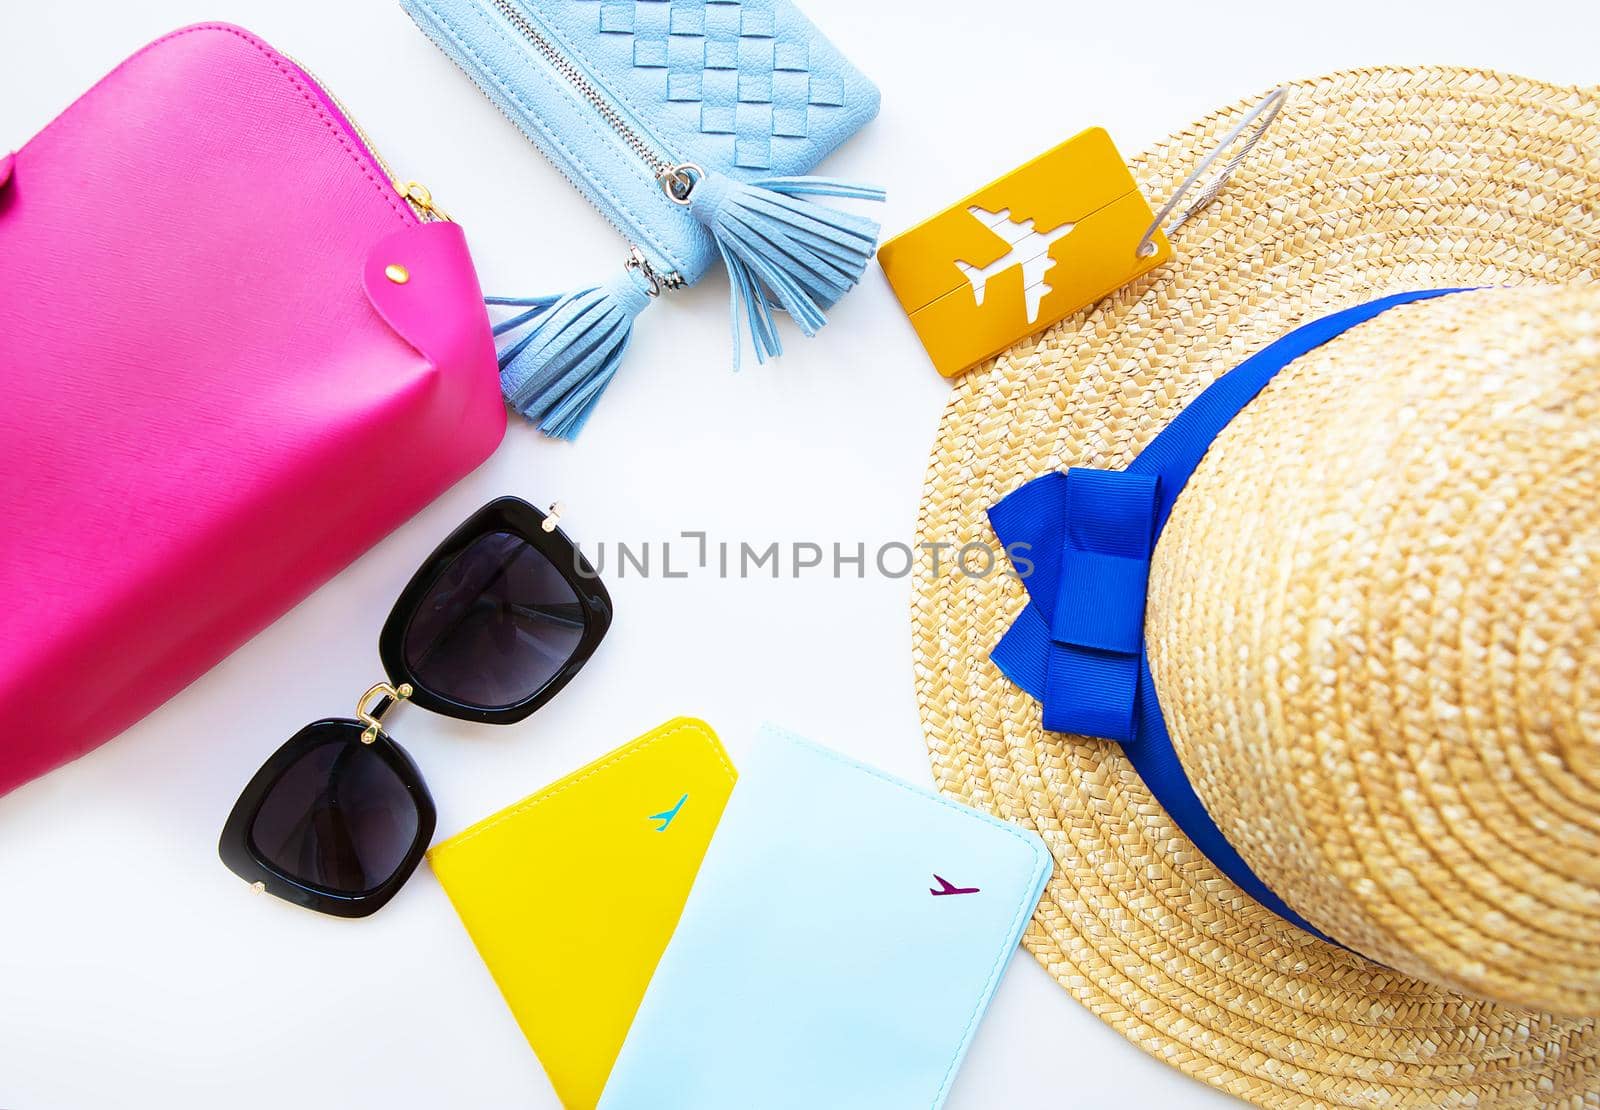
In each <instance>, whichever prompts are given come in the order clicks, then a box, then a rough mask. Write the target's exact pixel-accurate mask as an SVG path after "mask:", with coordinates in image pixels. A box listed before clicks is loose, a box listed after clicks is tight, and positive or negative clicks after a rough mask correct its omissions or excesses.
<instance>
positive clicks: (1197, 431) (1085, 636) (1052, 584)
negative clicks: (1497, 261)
mask: <svg viewBox="0 0 1600 1110" xmlns="http://www.w3.org/2000/svg"><path fill="white" fill-rule="evenodd" d="M1454 292H1458V290H1455V289H1429V290H1422V291H1419V292H1412V293H1398V294H1395V295H1394V296H1390V297H1384V298H1381V299H1379V300H1375V301H1369V302H1368V303H1366V304H1362V305H1357V306H1355V307H1354V308H1347V309H1345V310H1344V311H1342V312H1336V313H1334V314H1333V315H1331V316H1326V317H1323V318H1322V319H1320V320H1316V321H1314V322H1312V323H1310V324H1306V325H1305V326H1303V327H1300V328H1297V329H1295V330H1294V331H1292V332H1290V333H1289V334H1288V335H1286V336H1284V337H1283V338H1282V339H1279V340H1278V341H1277V342H1275V343H1273V344H1272V345H1270V346H1268V347H1266V348H1265V349H1263V350H1262V351H1260V352H1258V353H1257V354H1255V355H1253V356H1251V357H1250V358H1248V359H1246V360H1245V361H1244V362H1242V363H1240V364H1239V365H1238V366H1236V367H1234V369H1232V370H1231V371H1229V372H1228V373H1227V374H1224V375H1223V376H1222V377H1220V378H1218V379H1217V380H1216V381H1215V382H1213V383H1212V384H1211V385H1210V386H1209V387H1207V388H1206V390H1205V391H1204V392H1202V393H1201V394H1200V396H1198V397H1196V398H1195V399H1194V401H1193V402H1192V403H1191V404H1190V405H1189V406H1188V407H1187V408H1185V409H1184V410H1183V411H1182V412H1181V413H1179V414H1178V415H1177V416H1176V417H1175V418H1174V419H1173V420H1172V422H1171V423H1170V424H1168V425H1167V426H1166V428H1164V429H1163V430H1162V431H1161V433H1160V434H1159V435H1158V436H1156V438H1155V439H1153V440H1151V441H1150V443H1149V444H1148V445H1147V446H1146V447H1145V448H1144V450H1143V451H1141V452H1140V453H1139V455H1138V457H1137V458H1135V459H1134V460H1133V461H1132V462H1131V463H1129V464H1128V466H1127V468H1126V469H1125V470H1096V469H1090V468H1087V467H1072V468H1071V469H1069V470H1067V471H1065V472H1064V473H1063V472H1055V473H1050V474H1045V475H1042V476H1040V477H1038V478H1035V479H1034V480H1033V481H1031V482H1029V483H1027V484H1026V485H1024V486H1022V487H1020V488H1019V489H1017V490H1015V491H1014V492H1012V493H1011V494H1009V495H1007V496H1006V497H1004V498H1002V499H1001V500H1000V501H999V502H998V503H997V504H996V505H995V506H994V507H993V508H991V509H990V510H989V522H990V523H991V524H992V525H993V526H994V532H995V536H996V537H997V538H998V539H999V540H1000V543H1001V545H1002V546H1003V547H1004V548H1005V550H1006V552H1007V553H1008V554H1009V555H1011V557H1012V559H1013V562H1014V565H1015V564H1018V563H1019V560H1018V556H1019V555H1021V556H1025V559H1026V561H1027V562H1028V563H1031V569H1029V570H1028V572H1027V573H1026V575H1025V576H1024V582H1025V584H1026V586H1027V590H1028V599H1029V602H1028V606H1027V608H1025V609H1024V610H1023V612H1022V615H1021V616H1019V617H1018V618H1017V620H1016V622H1015V623H1013V624H1012V626H1011V628H1010V629H1009V630H1008V631H1007V632H1006V634H1005V636H1003V637H1002V638H1001V640H1000V643H999V644H997V645H996V646H995V649H994V651H993V652H992V654H991V658H992V659H993V660H994V662H995V665H996V666H998V667H999V668H1000V670H1001V672H1002V673H1004V674H1005V676H1006V677H1007V678H1008V679H1010V680H1011V681H1012V682H1014V683H1016V684H1017V685H1018V686H1019V687H1021V688H1022V689H1023V690H1025V691H1027V692H1028V693H1029V694H1032V695H1033V696H1034V697H1036V698H1038V699H1039V701H1040V702H1041V703H1042V705H1043V715H1044V727H1045V728H1046V729H1048V730H1049V731H1051V732H1067V733H1074V734H1077V735H1082V736H1094V737H1099V738H1102V739H1105V740H1114V741H1117V742H1118V743H1120V744H1121V745H1122V750H1123V751H1124V752H1125V753H1126V754H1127V756H1128V759H1129V761H1130V762H1131V763H1132V764H1133V767H1134V770H1136V771H1137V772H1138V773H1139V777H1140V778H1142V779H1143V780H1144V783H1145V785H1146V786H1147V787H1149V789H1150V793H1151V794H1153V795H1154V796H1155V799H1156V801H1157V802H1159V803H1160V804H1161V807H1162V808H1163V809H1165V810H1166V811H1167V815H1168V816H1169V817H1171V818H1172V820H1173V822H1174V823H1175V824H1176V825H1177V826H1178V828H1179V829H1181V830H1182V831H1183V833H1184V834H1185V835H1186V836H1188V838H1189V839H1190V840H1191V841H1193V842H1194V845H1195V847H1197V848H1199V849H1200V851H1202V852H1203V853H1205V855H1206V857H1207V858H1208V859H1209V860H1211V862H1212V863H1213V864H1215V865H1216V867H1217V869H1218V870H1220V871H1222V873H1223V874H1225V875H1227V876H1228V878H1230V879H1232V880H1233V881H1234V882H1235V883H1236V884H1238V885H1239V886H1240V887H1241V888H1242V889H1243V890H1244V891H1245V892H1246V893H1247V894H1249V895H1250V896H1251V897H1252V898H1254V899H1255V900H1256V901H1258V902H1260V903H1261V904H1262V905H1264V906H1266V907H1267V908H1268V909H1270V910H1272V911H1273V912H1274V913H1277V914H1278V915H1279V916H1281V917H1283V918H1285V919H1286V920H1288V921H1290V922H1293V923H1294V924H1295V925H1298V926H1299V927H1300V928H1302V929H1304V930H1306V931H1307V932H1309V933H1312V934H1314V935H1315V936H1318V937H1322V934H1321V933H1320V932H1318V931H1317V930H1316V929H1315V928H1313V927H1312V926H1311V925H1310V923H1308V922H1307V921H1306V920H1305V919H1304V918H1302V917H1301V916H1300V915H1299V914H1297V913H1295V912H1294V910H1292V909H1290V908H1289V906H1288V905H1286V904H1285V903H1284V901H1283V899H1281V898H1279V897H1278V896H1277V895H1276V894H1275V893H1273V892H1272V890H1271V889H1270V888H1268V886H1267V885H1266V884H1265V883H1264V882H1262V881H1261V879H1260V878H1259V877H1258V876H1257V875H1256V874H1255V872H1254V871H1252V870H1251V869H1250V866H1249V865H1248V864H1247V863H1245V861H1244V860H1243V858H1242V857H1240V855H1239V853H1238V852H1237V851H1235V850H1234V848H1233V846H1232V845H1231V844H1229V843H1228V840H1227V838H1226V837H1224V836H1223V835H1222V831H1221V830H1220V829H1218V828H1217V825H1216V822H1214V821H1213V820H1212V819H1211V815H1210V814H1209V813H1207V812H1206V809H1205V806H1204V805H1203V804H1202V803H1201V801H1200V798H1199V796H1198V795H1197V794H1196V793H1195V791H1194V786H1193V785H1192V784H1191V783H1190V782H1189V777H1188V775H1186V774H1185V773H1184V770H1183V767H1182V765H1181V764H1179V762H1178V757H1177V754H1176V752H1174V751H1173V747H1172V738H1171V737H1170V736H1169V735H1168V734H1167V726H1166V722H1165V720H1164V719H1163V718H1162V715H1161V705H1160V702H1159V700H1158V699H1157V697H1156V688H1155V683H1154V681H1153V680H1152V679H1151V677H1150V664H1149V661H1148V659H1147V658H1146V655H1145V649H1144V611H1145V594H1146V590H1147V588H1148V585H1149V577H1150V556H1151V553H1152V552H1153V551H1154V550H1155V543H1156V539H1157V537H1159V536H1160V535H1161V529H1162V528H1163V527H1165V526H1166V523H1167V518H1168V517H1169V516H1170V515H1171V513H1172V506H1173V503H1174V502H1175V501H1176V500H1177V498H1178V494H1180V493H1182V492H1183V487H1184V485H1185V484H1186V483H1187V482H1188V481H1189V476H1190V475H1191V474H1193V473H1194V470H1195V467H1197V466H1198V465H1199V464H1200V460H1201V459H1202V458H1204V457H1205V453H1206V451H1207V450H1208V449H1209V448H1210V446H1211V443H1212V441H1213V440H1214V439H1216V437H1217V435H1218V434H1219V433H1220V432H1221V431H1222V429H1223V428H1225V427H1227V425H1228V422H1229V421H1230V420H1232V419H1233V418H1234V416H1236V415H1237V414H1238V413H1239V411H1240V410H1241V409H1243V408H1244V406H1245V405H1247V404H1249V403H1250V401H1251V400H1252V399H1253V398H1254V397H1255V396H1256V394H1258V393H1260V392H1261V390H1262V389H1263V388H1264V387H1265V386H1266V384H1267V383H1268V382H1269V381H1271V380H1272V377H1273V375H1275V374H1276V373H1277V372H1278V371H1279V370H1281V369H1283V368H1284V367H1285V366H1287V365H1289V363H1291V362H1293V361H1294V360H1295V359H1297V358H1299V357H1300V356H1301V355H1303V354H1305V353H1306V352H1308V351H1310V350H1312V349H1314V348H1316V347H1320V346H1321V345H1322V344H1324V343H1326V342H1327V341H1328V340H1330V339H1332V338H1334V337H1335V336H1337V335H1339V334H1340V333H1342V332H1345V331H1348V330H1349V329H1350V328H1353V327H1355V326H1356V325H1358V324H1361V323H1364V322H1365V321H1367V320H1370V319H1372V318H1373V317H1374V316H1377V315H1378V314H1379V313H1381V312H1384V311H1386V310H1387V309H1390V308H1393V307H1394V306H1395V305H1400V304H1407V303H1409V302H1411V301H1419V300H1425V299H1427V298H1429V297H1438V296H1443V295H1444V294H1446V293H1454ZM1022 572H1023V571H1022V567H1021V566H1020V565H1018V573H1019V574H1022ZM1323 939H1324V940H1326V939H1327V938H1326V937H1323Z"/></svg>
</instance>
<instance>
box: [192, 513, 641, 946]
mask: <svg viewBox="0 0 1600 1110" xmlns="http://www.w3.org/2000/svg"><path fill="white" fill-rule="evenodd" d="M557 519H558V518H557V516H556V515H555V512H554V510H552V513H551V515H549V516H546V515H545V514H544V513H542V512H540V511H539V510H538V509H536V508H534V507H533V506H532V505H530V504H528V503H527V502H526V501H523V500H521V499H519V498H516V497H502V498H500V499H499V500H497V501H492V502H490V503H489V504H487V505H485V506H484V507H483V508H482V509H479V510H478V511H477V512H476V513H474V514H473V515H472V517H471V519H469V520H468V521H467V522H466V523H465V524H463V525H462V526H461V527H459V528H457V529H456V530H455V531H454V532H452V533H451V534H450V537H449V538H448V539H447V540H445V541H444V543H442V544H440V545H439V548H438V550H437V551H435V552H434V553H433V554H432V555H431V556H429V557H428V561H427V562H425V563H424V564H423V565H422V567H421V569H420V570H418V571H417V573H416V574H415V575H414V576H413V577H412V579H411V582H410V584H409V585H407V586H406V588H405V590H404V592H402V593H401V595H400V600H399V601H397V602H396V603H395V607H394V609H393V611H392V612H390V614H389V619H388V620H387V621H385V622H384V625H383V632H382V634H381V635H380V636H379V638H378V654H379V656H380V657H381V658H382V660H383V669H384V671H385V672H386V673H387V674H388V676H389V680H388V681H387V682H380V683H379V684H378V685H376V686H374V687H373V688H372V689H370V690H368V691H367V692H366V693H365V694H363V695H362V696H361V700H360V701H359V702H358V703H357V705H356V716H355V719H353V720H352V719H348V718H332V719H328V720H322V721H317V722H316V723H314V724H309V725H307V726H306V727H305V728H303V729H301V730H300V731H299V732H298V733H296V734H295V735H294V737H293V738H292V739H290V741H289V742H288V743H287V744H285V745H283V747H281V748H279V749H278V750H277V751H276V752H274V753H273V754H272V757H271V758H270V759H268V760H267V762H266V763H265V764H263V765H262V767H261V770H259V771H257V772H256V774H255V777H254V778H252V779H251V780H250V784H249V785H248V786H246V787H245V788H244V793H242V794H240V795H239V800H238V801H237V802H235V803H234V807H233V812H232V813H230V814H229V815H228V822H227V824H226V825H225V826H224V827H223V830H222V840H221V842H220V843H219V844H218V846H217V851H218V853H219V854H220V855H221V856H222V862H223V863H225V864H226V865H227V866H228V869H229V870H230V871H232V872H233V873H234V874H235V875H238V876H239V877H240V878H242V879H244V880H245V881H246V882H248V883H250V884H251V885H252V886H254V887H255V889H256V890H257V891H265V892H267V893H269V894H275V895H277V896H278V897H279V898H282V899H285V900H286V901H289V902H295V903H298V904H299V905H302V906H305V907H307V908H308V909H313V910H319V911H321V912H322V913H330V914H336V915H338V916H340V917H365V916H367V915H368V914H370V913H373V912H375V911H377V910H378V909H380V908H381V907H382V906H383V905H384V903H386V902H388V901H389V899H390V898H393V897H394V895H395V892H396V891H398V890H399V889H400V887H401V886H403V885H404V884H405V881H406V880H407V879H409V878H410V877H411V873H412V872H413V871H415V870H416V867H417V864H418V863H420V862H421V861H422V855H423V853H424V852H426V851H427V848H428V843H429V841H430V840H432V839H433V827H434V821H435V813H434V808H433V799H432V798H431V797H430V796H429V794H428V788H427V786H426V784H424V782H423V781H422V774H421V772H419V771H418V770H417V765H416V764H415V763H413V762H412V761H411V757H410V756H409V755H407V754H406V753H405V751H404V749H402V748H401V747H400V746H399V745H398V744H396V743H395V742H394V741H393V740H392V739H391V738H390V737H389V734H388V733H387V732H385V731H384V729H383V721H384V717H385V716H386V715H387V714H388V712H389V711H390V710H391V709H393V708H394V707H395V706H396V705H398V704H399V703H400V702H403V701H410V702H412V703H414V704H416V705H419V706H421V707H423V708H424V709H431V710H433V711H434V712H436V713H442V714H444V715H446V716H448V717H459V718H462V719H464V720H469V721H483V722H486V723H488V724H511V723H513V722H516V721H520V720H522V719H523V718H525V717H527V716H528V715H529V714H530V713H532V712H533V711H534V710H535V709H538V708H539V707H540V706H541V705H543V704H544V703H545V702H547V701H549V700H550V699H551V698H553V697H554V696H555V695H556V693H557V692H558V691H559V690H560V689H561V688H562V687H563V686H565V685H566V684H567V683H568V682H570V681H571V680H572V676H573V675H575V674H577V673H578V671H579V670H581V669H582V667H583V665H584V663H585V662H587V661H588V659H589V656H590V655H592V654H593V653H594V649H595V648H596V647H598V646H599V644H600V640H601V639H602V638H603V637H604V636H605V634H606V629H607V628H609V627H610V625H611V597H610V595H609V594H607V593H606V588H605V586H603V585H602V584H601V583H600V579H599V577H598V576H597V575H596V574H595V572H594V569H593V568H592V567H590V565H589V562H588V560H586V559H585V558H584V557H583V554H582V553H581V552H580V551H579V550H578V548H577V546H576V545H575V544H574V543H573V542H572V541H571V540H569V539H568V538H567V536H566V534H565V533H564V532H562V531H560V530H559V529H557V528H556V521H557Z"/></svg>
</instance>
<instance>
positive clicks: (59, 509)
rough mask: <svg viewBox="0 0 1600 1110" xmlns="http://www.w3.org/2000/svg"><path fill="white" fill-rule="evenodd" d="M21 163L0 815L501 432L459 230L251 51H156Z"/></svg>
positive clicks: (166, 42)
mask: <svg viewBox="0 0 1600 1110" xmlns="http://www.w3.org/2000/svg"><path fill="white" fill-rule="evenodd" d="M9 48H19V47H18V45H17V44H15V43H12V44H8V46H7V47H5V48H0V49H9ZM0 139H3V136H0ZM4 150H5V147H4V145H0V598H4V599H5V600H4V601H3V602H0V794H4V793H5V792H6V791H8V790H10V789H11V788H12V787H15V786H16V785H18V784H19V783H22V782H25V781H27V780H28V779H30V778H32V777H34V776H36V775H39V774H42V773H43V772H45V771H48V770H49V769H50V768H52V767H55V766H56V765H58V764H60V763H63V762H65V761H67V760H69V759H71V758H73V757H75V756H77V755H80V754H82V753H83V752H85V751H87V750H89V749H90V748H92V747H94V746H95V745H97V744H100V743H102V742H103V741H105V740H107V739H109V738H110V737H112V736H114V735H115V734H116V733H117V732H119V731H121V730H122V729H124V728H126V727H127V726H128V725H130V724H132V723H133V722H134V721H136V720H138V719H139V718H140V717H141V716H143V715H144V714H145V713H147V712H149V711H150V710H151V709H153V708H155V707H156V706H158V705H160V704H161V703H162V702H163V701H165V700H166V699H167V698H169V697H171V696H172V695H173V694H174V693H176V692H177V691H178V690H179V689H181V688H182V687H183V686H185V685H186V684H187V683H189V682H190V681H192V680H193V679H195V678H196V677H198V676H199V675H200V674H202V673H203V672H204V671H205V670H206V669H207V668H209V667H210V666H212V665H213V664H214V663H216V662H217V661H218V660H219V659H221V658H222V657H223V656H224V655H226V654H227V653H228V652H230V651H232V650H233V649H234V648H236V647H237V646H238V645H239V644H241V643H242V642H244V640H246V639H247V638H249V637H250V636H251V635H253V634H254V633H255V632H257V631H258V630H259V629H261V628H262V627H263V626H264V625H266V624H267V623H269V622H270V621H271V620H273V619H274V618H275V617H277V616H279V615H280V614H281V613H283V612H284V611H285V610H287V609H288V608H289V607H290V606H292V605H294V604H295V603H296V602H297V601H299V600H300V599H301V598H303V597H304V596H305V595H306V594H308V593H310V592H311V590H313V589H314V588H315V587H316V586H318V585H320V584H321V583H322V582H323V581H325V580H326V579H327V578H329V577H330V576H331V575H333V573H334V572H335V571H337V570H339V569H340V568H341V567H343V566H344V565H345V564H347V563H348V562H350V560H352V559H353V558H355V556H356V555H358V554H360V553H361V552H362V551H363V550H365V549H366V548H368V547H369V546H371V545H372V544H373V543H374V542H376V541H377V540H378V539H379V538H380V537H382V536H383V535H384V534H385V533H387V532H388V531H390V530H391V529H392V528H394V527H395V526H396V525H398V524H399V523H400V522H401V521H403V520H405V519H406V518H407V517H408V516H410V515H412V514H413V513H415V512H416V511H417V510H418V509H420V508H421V507H422V506H423V505H424V504H426V503H427V502H428V501H429V500H431V499H432V498H434V497H435V496H437V495H438V494H439V493H440V492H442V491H443V490H444V489H445V488H446V487H447V486H449V485H451V484H452V483H453V482H455V481H456V480H457V479H459V478H460V477H461V476H462V475H464V474H466V473H467V472H468V471H469V470H471V469H472V468H473V467H474V466H476V465H477V464H478V463H479V462H481V461H482V460H483V459H484V458H485V457H487V456H488V454H489V453H490V452H491V451H492V450H493V449H494V447H495V445H496V444H497V443H498V442H499V441H500V437H501V435H502V434H503V433H504V430H505V408H504V403H503V402H502V400H501V396H500V389H499V382H498V377H497V371H496V367H495V354H494V345H493V341H492V339H491V336H490V333H489V324H488V319H487V315H486V313H485V310H484V307H483V302H482V299H481V296H480V293H479V289H478V283H477V278H476V276H475V274H474V272H473V268H472V261H471V258H470V257H469V256H468V254H467V248H466V243H465V241H464V239H463V237H462V234H461V230H460V229H459V228H458V227H457V226H456V225H455V224H453V223H450V222H448V221H445V220H443V219H442V218H441V217H439V216H438V214H437V213H436V212H435V211H434V210H433V209H432V207H431V201H429V199H428V197H427V194H426V191H425V190H422V189H421V188H420V187H415V188H410V190H409V196H408V195H407V190H408V186H407V185H405V184H397V183H396V182H395V180H394V179H393V177H392V176H391V174H390V173H389V172H388V170H387V169H386V168H385V167H384V165H383V163H382V162H381V161H380V160H379V159H378V157H377V155H376V154H375V153H374V152H373V151H372V150H371V149H370V147H369V146H368V145H367V143H366V142H365V141H364V140H363V138H362V136H361V133H360V131H359V130H358V129H357V128H356V127H355V126H354V125H353V124H352V123H351V122H350V121H349V120H348V119H347V118H346V117H345V115H344V113H343V112H341V111H340V109H339V108H338V107H337V106H336V105H335V104H334V102H333V101H332V99H331V98H330V97H329V96H328V94H327V93H326V92H325V91H323V89H322V88H321V86H319V85H318V83H317V82H316V81H315V80H314V79H313V78H311V77H310V75H309V74H307V73H306V72H305V71H304V70H303V69H301V68H300V67H299V66H298V65H296V64H295V63H294V62H292V61H290V60H289V59H288V58H286V57H284V56H283V55H281V54H279V53H277V52H276V51H275V50H273V49H272V48H271V47H270V46H268V45H267V44H266V43H264V42H262V41H261V40H260V39H257V38H255V37H254V36H252V35H250V34H248V33H247V32H245V31H242V30H240V29H239V28H237V27H229V26H223V25H217V24H208V25H204V26H198V27H190V28H187V29H185V30H182V31H178V32H176V33H174V34H171V35H168V36H167V37H166V38H163V39H160V40H158V41H157V42H155V43H152V44H151V45H150V46H148V47H146V48H145V49H144V50H142V51H140V52H139V53H138V54H135V55H134V56H133V57H132V58H130V59H128V60H127V61H126V62H124V63H123V64H122V65H121V66H119V67H118V68H117V69H116V70H114V71H113V72H112V73H111V74H110V75H109V76H107V77H106V78H105V79H104V80H102V81H101V82H100V83H99V84H98V85H96V86H95V87H94V88H93V89H91V90H90V91H89V92H88V93H87V94H85V95H84V96H83V97H82V98H81V99H80V100H78V101H77V102H76V103H75V104H73V105H72V106H71V107H70V108H68V109H67V110H66V111H65V112H64V113H62V115H61V116H60V117H59V118H57V119H56V120H55V121H54V122H52V123H51V124H50V125H49V126H48V127H46V128H45V129H44V130H43V131H42V132H40V133H39V134H38V135H37V136H36V137H35V138H34V139H32V140H31V141H30V142H28V143H27V145H25V146H23V147H22V148H21V149H20V150H18V151H17V152H16V153H15V154H14V155H6V154H4Z"/></svg>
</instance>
